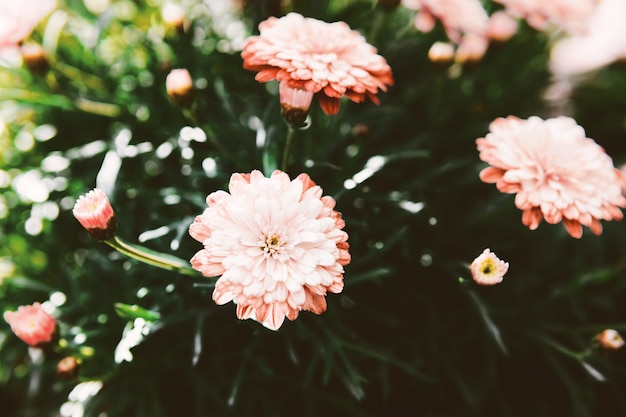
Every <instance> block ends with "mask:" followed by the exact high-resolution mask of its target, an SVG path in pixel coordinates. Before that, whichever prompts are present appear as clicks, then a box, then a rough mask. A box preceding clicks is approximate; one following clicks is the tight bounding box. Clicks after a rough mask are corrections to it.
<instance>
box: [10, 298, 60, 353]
mask: <svg viewBox="0 0 626 417" xmlns="http://www.w3.org/2000/svg"><path fill="white" fill-rule="evenodd" d="M4 320H5V321H6V322H7V323H9V324H10V325H11V330H12V331H13V333H15V335H16V336H17V337H19V338H20V339H22V341H23V342H24V343H26V344H28V345H30V346H33V347H44V346H45V345H47V344H49V343H51V342H52V341H53V340H54V338H55V336H56V332H57V324H56V321H55V320H54V318H53V317H52V316H51V315H50V314H48V313H47V312H46V311H45V310H44V309H43V307H42V306H41V304H39V303H34V304H32V305H29V306H21V307H18V309H17V311H5V313H4Z"/></svg>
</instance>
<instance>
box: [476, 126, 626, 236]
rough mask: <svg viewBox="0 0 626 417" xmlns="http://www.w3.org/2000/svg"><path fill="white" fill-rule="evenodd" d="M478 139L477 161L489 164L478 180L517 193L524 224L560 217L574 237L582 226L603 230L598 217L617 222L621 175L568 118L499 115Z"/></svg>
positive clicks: (625, 201)
mask: <svg viewBox="0 0 626 417" xmlns="http://www.w3.org/2000/svg"><path fill="white" fill-rule="evenodd" d="M489 130H490V132H489V133H488V134H487V135H486V136H485V137H484V138H479V139H477V140H476V144H477V146H478V151H479V152H480V155H479V156H480V159H482V160H483V161H485V162H487V163H488V164H490V165H491V166H490V167H487V168H485V169H483V170H482V171H481V172H480V179H481V180H482V181H484V182H486V183H495V184H496V187H498V190H500V191H501V192H503V193H509V194H513V193H516V196H515V205H516V206H517V207H518V208H519V209H520V210H523V214H522V223H523V224H524V225H526V226H528V227H529V228H530V229H531V230H535V229H536V228H537V227H538V226H539V223H540V222H541V220H542V219H545V220H546V221H547V222H548V223H551V224H556V223H558V222H560V221H563V225H564V226H565V228H566V229H567V231H568V233H569V234H570V235H571V236H572V237H574V238H580V237H581V236H582V233H583V231H582V226H583V225H584V226H587V227H589V228H590V229H591V231H592V232H593V233H595V234H596V235H599V234H600V233H601V232H602V225H601V224H600V220H607V221H608V220H621V219H622V217H623V214H622V212H621V210H620V209H619V208H620V207H622V208H623V207H626V199H625V198H624V197H623V196H622V188H621V184H622V175H621V173H620V171H619V170H618V169H616V168H615V167H614V166H613V161H612V160H611V158H610V157H609V156H608V155H607V154H606V153H605V151H604V149H602V148H601V147H600V146H599V145H598V144H597V143H596V142H594V141H593V140H592V139H589V138H587V137H585V131H584V129H583V128H582V127H581V126H579V125H578V124H576V121H575V120H574V119H571V118H569V117H564V116H561V117H557V118H553V119H548V120H542V119H540V118H539V117H536V116H533V117H530V118H529V119H528V120H522V119H519V118H517V117H515V116H509V117H507V118H498V119H496V120H494V121H493V122H492V123H491V124H490V126H489Z"/></svg>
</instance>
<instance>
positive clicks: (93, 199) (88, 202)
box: [72, 188, 117, 240]
mask: <svg viewBox="0 0 626 417" xmlns="http://www.w3.org/2000/svg"><path fill="white" fill-rule="evenodd" d="M72 212H73V213H74V217H76V220H78V221H79V222H80V224H81V225H82V226H83V227H84V228H85V229H86V230H87V232H89V234H90V235H91V236H93V237H94V238H96V239H98V240H108V239H111V238H112V237H113V236H115V232H116V231H117V219H116V218H115V212H114V211H113V207H111V203H110V202H109V199H108V197H107V196H106V194H105V193H104V191H102V190H100V189H98V188H94V189H93V190H91V191H89V192H88V193H87V194H85V195H82V196H80V197H79V198H78V200H76V204H75V205H74V209H73V211H72Z"/></svg>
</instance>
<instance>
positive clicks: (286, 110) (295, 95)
mask: <svg viewBox="0 0 626 417" xmlns="http://www.w3.org/2000/svg"><path fill="white" fill-rule="evenodd" d="M279 94H280V106H281V113H282V115H283V118H284V119H285V120H286V121H287V123H289V124H290V125H292V126H294V127H302V125H303V124H304V122H305V121H306V118H307V116H308V114H309V109H310V107H311V100H312V99H313V93H312V92H311V91H307V90H304V89H301V88H293V87H290V86H289V84H288V83H287V82H281V83H280V86H279Z"/></svg>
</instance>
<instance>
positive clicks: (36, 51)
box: [20, 42, 49, 74]
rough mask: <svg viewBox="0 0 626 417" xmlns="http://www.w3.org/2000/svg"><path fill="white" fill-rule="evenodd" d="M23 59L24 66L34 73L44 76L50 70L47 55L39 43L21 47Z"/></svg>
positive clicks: (26, 44) (30, 43) (29, 43)
mask: <svg viewBox="0 0 626 417" xmlns="http://www.w3.org/2000/svg"><path fill="white" fill-rule="evenodd" d="M20 49H21V52H22V59H23V60H24V64H26V66H27V67H28V69H30V70H31V71H32V72H34V73H36V74H43V73H44V72H46V71H47V70H48V67H49V64H48V59H47V58H46V54H45V52H44V50H43V48H42V47H41V45H39V44H38V43H32V42H28V43H25V44H23V45H22V46H21V48H20Z"/></svg>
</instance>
